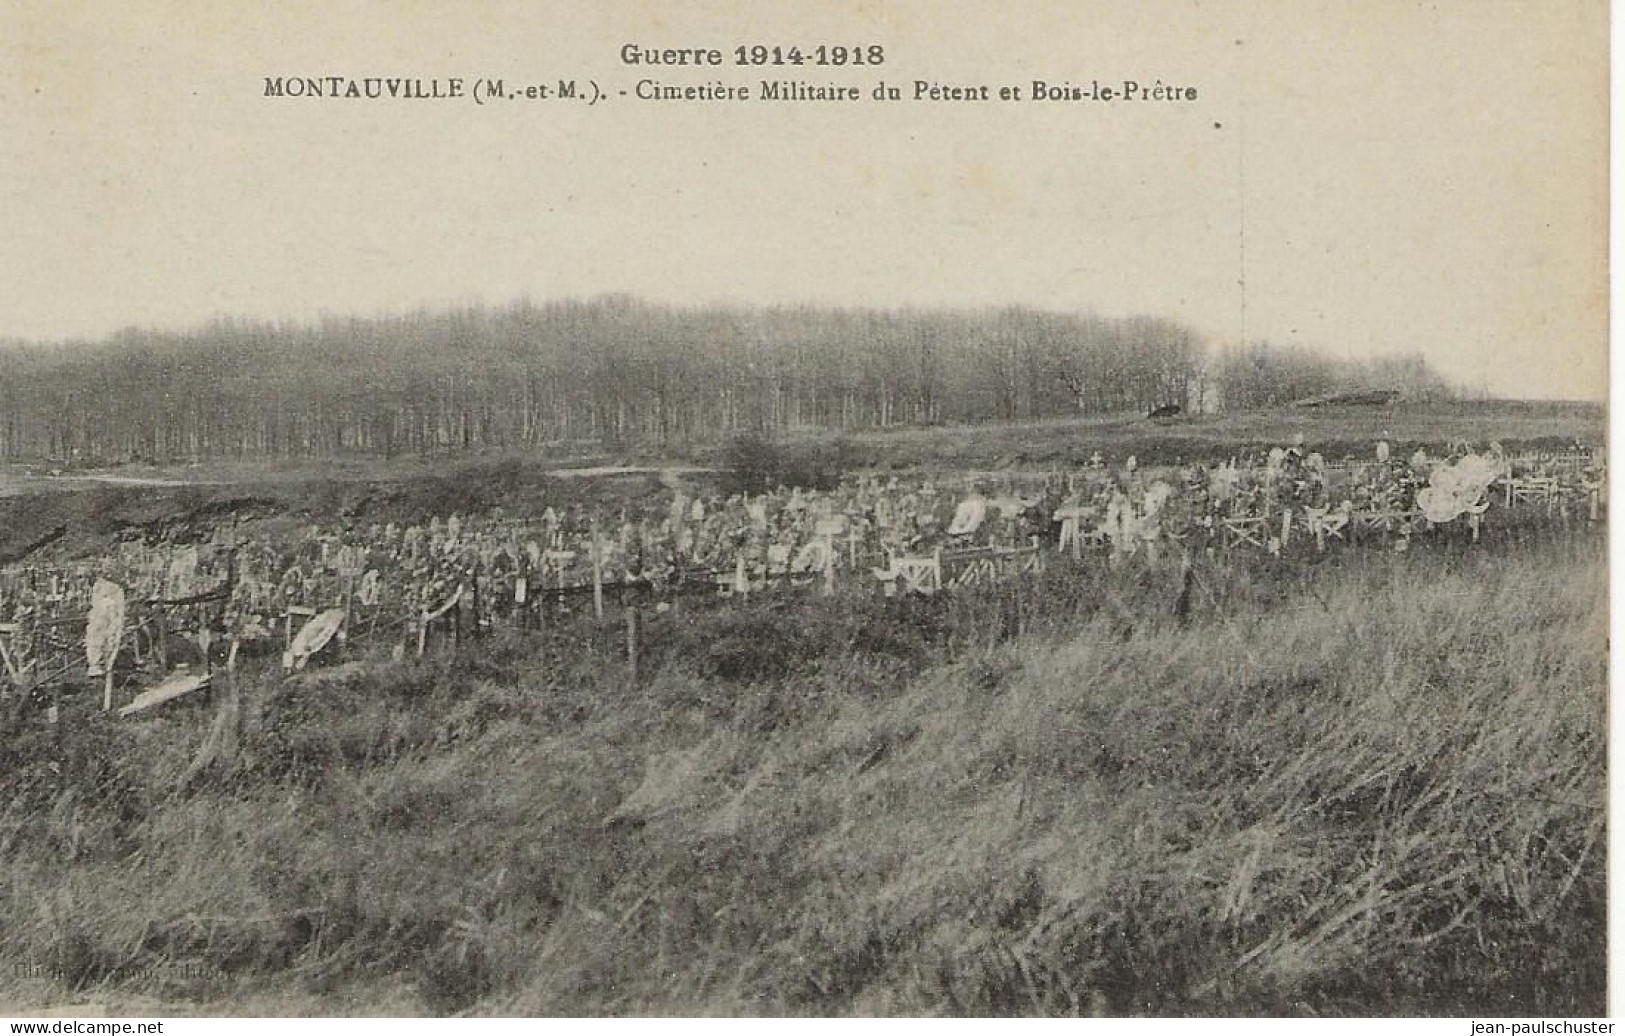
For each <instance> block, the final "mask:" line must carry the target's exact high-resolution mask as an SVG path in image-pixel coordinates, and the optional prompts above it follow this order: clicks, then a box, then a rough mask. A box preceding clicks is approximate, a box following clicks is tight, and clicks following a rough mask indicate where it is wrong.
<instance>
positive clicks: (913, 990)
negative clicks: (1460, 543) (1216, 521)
mask: <svg viewBox="0 0 1625 1036" xmlns="http://www.w3.org/2000/svg"><path fill="white" fill-rule="evenodd" d="M1601 556H1602V555H1601V547H1600V545H1599V544H1598V543H1597V542H1595V541H1594V540H1592V539H1589V538H1587V539H1584V540H1579V541H1575V540H1567V539H1557V540H1552V541H1546V542H1542V543H1537V544H1532V545H1526V548H1525V549H1524V550H1523V551H1521V552H1519V553H1517V554H1514V555H1506V554H1500V555H1497V554H1496V553H1494V552H1491V551H1487V550H1479V551H1471V552H1461V553H1457V552H1448V551H1446V552H1440V553H1430V554H1417V555H1412V556H1407V557H1395V556H1391V555H1384V554H1374V555H1369V556H1366V557H1363V558H1357V557H1355V556H1353V555H1349V556H1347V560H1346V561H1345V560H1338V559H1334V560H1331V561H1327V562H1325V563H1323V564H1321V565H1318V566H1315V567H1314V568H1312V569H1311V570H1310V571H1308V572H1307V574H1302V573H1299V574H1294V573H1295V572H1297V571H1298V570H1293V569H1286V568H1282V569H1274V568H1272V567H1271V565H1270V563H1267V562H1258V563H1257V564H1255V565H1253V566H1252V567H1251V568H1249V569H1247V570H1234V571H1226V570H1221V569H1210V570H1208V571H1207V572H1206V575H1205V578H1204V580H1203V583H1202V585H1201V587H1200V592H1199V593H1198V595H1197V607H1196V610H1195V613H1194V615H1193V617H1192V619H1191V621H1190V624H1189V625H1181V624H1180V623H1179V622H1177V621H1176V620H1175V619H1174V618H1173V617H1172V616H1171V615H1169V614H1168V612H1169V608H1168V604H1169V601H1170V599H1171V592H1170V587H1169V585H1168V580H1169V578H1170V577H1169V576H1168V574H1167V573H1147V572H1137V571H1119V572H1114V573H1101V572H1099V571H1098V570H1090V571H1085V572H1081V573H1080V572H1055V573H1052V575H1051V576H1050V577H1049V579H1048V580H1047V581H1046V584H1045V587H1046V595H1047V596H1046V597H1045V601H1046V602H1047V603H1046V604H1045V606H1044V607H1041V608H1032V607H1029V608H1028V610H1027V614H1026V615H1025V616H1024V623H1025V626H1026V632H1025V634H1024V635H1023V636H1021V637H1018V638H1015V639H1006V640H1003V641H1002V642H999V638H996V637H993V636H991V635H989V634H988V633H987V631H988V630H991V629H998V628H1008V627H1009V624H1008V623H1001V622H1000V621H998V620H1000V619H1001V618H1004V619H1008V618H1009V617H1010V614H1011V613H1010V605H1009V602H986V601H984V602H977V603H974V604H972V603H965V602H946V601H940V600H939V601H937V602H934V603H921V604H918V605H916V606H914V608H913V609H912V610H911V611H909V612H906V613H894V614H889V615H887V616H885V621H883V622H882V621H877V619H878V618H879V617H880V611H879V609H881V608H883V607H885V606H884V605H881V604H877V603H868V604H858V603H857V602H851V601H847V602H842V601H833V602H820V601H816V600H814V601H811V602H808V603H807V604H806V605H805V606H804V607H800V608H799V610H797V611H795V612H793V613H786V612H782V611H780V610H778V609H776V608H774V607H772V606H769V605H761V606H758V607H756V608H754V609H752V610H751V611H748V612H746V613H745V614H742V615H741V614H734V615H731V616H730V615H728V614H725V613H717V614H700V615H691V616H689V620H688V621H686V622H684V623H681V624H679V623H676V622H674V621H672V620H671V619H670V618H669V617H662V618H659V619H657V620H655V621H654V622H653V623H652V625H651V630H650V633H651V637H650V645H651V650H650V657H649V660H648V664H647V668H648V669H653V670H654V675H653V676H652V677H651V678H650V680H649V682H648V684H647V685H646V686H644V687H640V688H636V689H633V688H629V687H627V686H625V684H624V681H623V680H621V679H620V668H619V666H618V665H617V664H616V663H615V662H614V660H613V657H612V654H613V650H614V648H613V643H614V638H615V636H616V631H615V630H613V629H608V630H603V631H597V632H594V631H591V630H576V631H560V632H558V633H557V634H556V635H554V636H551V637H546V638H542V639H540V640H533V641H530V642H526V643H520V642H516V641H498V642H496V643H494V644H492V645H490V646H489V648H488V649H486V650H483V651H481V652H479V653H478V654H477V655H475V656H470V657H465V658H463V659H462V660H459V661H457V662H453V663H447V664H430V665H423V666H398V667H388V666H386V667H384V668H383V669H381V670H378V671H375V672H374V673H373V674H371V675H366V676H362V677H358V678H353V679H349V680H339V681H336V682H332V683H328V684H325V685H319V686H295V687H290V688H287V689H280V690H279V689H278V688H277V687H276V686H275V685H274V684H273V683H272V682H271V681H270V680H269V679H266V680H265V681H264V682H250V683H249V685H248V686H247V687H246V689H245V690H246V693H245V699H246V701H245V707H246V713H247V716H246V722H245V728H244V731H243V742H242V743H243V754H242V757H241V760H240V763H241V768H240V769H239V771H238V772H237V773H235V774H233V775H223V774H219V773H213V774H211V775H209V776H207V777H206V778H205V779H204V780H202V781H200V782H194V784H193V785H192V786H191V787H190V788H189V789H187V790H176V789H177V788H178V787H179V785H180V783H181V777H182V775H183V773H184V772H185V770H186V768H187V767H188V765H189V763H190V760H191V755H192V753H193V752H194V751H195V749H196V746H197V745H198V744H199V742H200V741H201V740H202V739H203V737H204V735H205V732H206V730H207V729H208V727H209V725H210V724H211V722H212V721H213V719H212V716H211V715H210V713H208V712H207V711H198V712H191V713H188V712H185V711H177V712H174V713H172V714H169V715H164V716H160V717H156V718H154V719H153V720H150V721H146V722H116V721H102V720H101V719H100V718H99V717H97V716H95V715H94V714H93V713H87V712H86V711H85V709H84V707H83V706H80V707H79V711H77V712H74V711H72V710H70V717H69V718H70V720H71V721H72V722H71V723H70V724H68V725H67V726H68V727H69V729H70V730H71V731H72V732H73V733H72V736H71V737H70V738H68V739H67V740H66V741H64V743H63V745H62V746H61V747H60V748H57V749H54V750H53V749H52V748H51V742H50V732H49V730H48V729H46V728H44V727H43V726H39V725H35V726H32V727H30V728H28V729H27V730H25V731H23V732H21V733H19V734H14V735H12V736H10V737H9V738H8V739H7V740H6V741H5V745H6V751H7V754H8V756H9V758H7V759H4V760H0V763H3V764H4V767H3V769H0V772H3V773H5V774H6V777H5V782H6V784H5V788H4V796H3V798H0V803H4V806H3V809H0V859H3V860H4V861H5V862H4V867H5V873H4V874H3V886H0V921H3V923H0V962H11V963H15V962H33V963H35V964H38V963H40V962H45V963H46V965H47V966H48V967H49V968H51V969H53V970H54V972H55V975H56V978H54V979H50V978H43V977H38V976H35V977H32V978H27V979H18V978H15V973H13V974H14V977H13V979H12V980H11V981H9V982H8V981H7V979H6V977H5V975H4V974H3V973H0V983H5V985H0V989H5V988H7V987H8V986H9V988H10V997H11V998H15V999H17V1000H18V1001H19V1002H36V1003H37V1002H41V1001H42V1000H49V999H50V998H53V997H54V998H57V999H59V1000H60V999H62V998H67V997H72V998H74V999H78V1000H86V999H88V1000H91V1001H93V1002H103V1003H111V1004H119V1003H131V1004H135V1005H137V1006H139V1005H142V1004H150V1003H157V1004H162V1005H163V1006H164V1007H165V1009H166V1010H169V1011H172V1012H178V1011H181V1010H185V1009H187V1008H186V1003H187V1002H188V999H187V998H189V997H196V998H200V1000H199V1007H198V1009H199V1010H204V1011H207V1010H242V1011H245V1012H256V1013H257V1012H263V1013H292V1012H301V1011H309V1012H322V1013H326V1012H351V1011H353V1012H357V1013H380V1012H382V1013H388V1012H395V1011H399V1012H420V1011H429V1012H434V1013H443V1012H455V1011H472V1012H474V1013H504V1014H505V1013H525V1014H535V1013H539V1014H583V1013H646V1012H655V1013H774V1014H778V1013H820V1014H822V1013H844V1012H857V1013H911V1014H912V1013H1006V1012H1013V1013H1069V1012H1074V1011H1082V1012H1089V1011H1109V1012H1113V1013H1120V1012H1146V1013H1172V1012H1203V1013H1207V1012H1213V1013H1238V1012H1239V1013H1248V1012H1254V1013H1259V1012H1262V1013H1278V1012H1290V1013H1295V1012H1331V1013H1360V1014H1364V1013H1372V1012H1376V1013H1383V1012H1396V1013H1413V1012H1424V1011H1455V1012H1462V1011H1467V1012H1470V1013H1518V1014H1533V1013H1540V1012H1543V1011H1552V1012H1556V1013H1563V1014H1578V1013H1586V1014H1595V1013H1600V1012H1601V1011H1602V1010H1603V1005H1602V1002H1601V996H1602V989H1603V968H1604V959H1603V939H1604V921H1603V903H1604V894H1605V889H1604V880H1605V878H1604V875H1605V867H1604V859H1603V856H1604V852H1603V850H1604V845H1605V839H1604V838H1603V827H1602V825H1603V818H1604V814H1603V812H1602V808H1603V803H1604V790H1603V788H1604V768H1605V753H1604V741H1605V679H1606V678H1605V662H1606V655H1605V651H1606V645H1605V640H1604V637H1605V608H1606V583H1605V579H1604V577H1603V572H1602V566H1601ZM792 615H793V616H794V620H795V621H793V622H792V621H789V620H790V619H791V617H792ZM51 761H55V762H57V764H58V769H59V770H60V773H57V772H53V771H52V770H51V768H50V766H49V765H48V764H49V762H51ZM182 965H189V966H190V967H191V968H192V969H193V971H194V973H196V972H197V971H198V970H202V971H205V972H207V973H208V974H209V975H210V978H209V979H208V980H206V981H204V982H202V983H199V982H197V981H195V980H191V979H187V978H184V977H183V973H182V972H180V971H179V970H178V969H179V968H180V967H181V966H182ZM138 966H145V967H146V968H148V969H149V970H148V972H147V973H146V974H134V973H132V972H131V971H130V969H131V968H133V967H138ZM120 968H122V969H124V971H123V972H122V973H121V972H120V971H119V970H118V969H120ZM166 969H167V970H166ZM74 987H77V989H76V990H75V989H74ZM211 1005H212V1006H211Z"/></svg>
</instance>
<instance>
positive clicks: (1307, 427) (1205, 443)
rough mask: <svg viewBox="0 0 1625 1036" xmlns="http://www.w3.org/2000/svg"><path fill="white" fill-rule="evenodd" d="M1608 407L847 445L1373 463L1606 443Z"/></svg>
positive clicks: (979, 432) (1245, 415)
mask: <svg viewBox="0 0 1625 1036" xmlns="http://www.w3.org/2000/svg"><path fill="white" fill-rule="evenodd" d="M1606 434H1607V424H1606V411H1605V408H1604V407H1602V406H1601V405H1599V404H1588V403H1532V402H1508V401H1502V402H1474V403H1398V404H1394V405H1391V406H1372V407H1367V406H1337V407H1315V408H1301V409H1300V408H1293V407H1283V408H1278V409H1273V410H1254V411H1242V412H1238V413H1224V414H1206V415H1202V414H1196V415H1188V416H1184V417H1180V418H1176V419H1173V420H1167V421H1151V420H1148V419H1146V418H1145V417H1143V416H1141V415H1127V416H1122V417H1105V418H1077V419H1072V420H1052V421H1034V422H1030V423H1025V424H1023V423H1011V424H990V425H964V426H957V427H942V428H914V429H902V430H897V431H887V432H873V433H863V434H859V435H855V436H853V437H852V439H851V441H852V444H853V446H854V448H855V451H856V453H857V455H858V457H859V458H860V459H861V460H862V461H863V462H865V463H868V464H870V465H873V466H877V467H892V468H919V467H935V468H948V469H952V468H967V467H973V468H983V469H996V468H1033V467H1038V468H1044V467H1050V466H1065V465H1069V464H1070V465H1076V464H1082V463H1085V462H1087V461H1088V459H1089V457H1090V455H1091V454H1093V453H1094V452H1095V451H1097V450H1098V451H1100V452H1101V453H1102V454H1104V455H1105V456H1106V457H1108V458H1113V459H1121V458H1122V457H1124V456H1126V455H1128V454H1131V453H1132V454H1135V455H1136V456H1137V457H1138V458H1139V460H1140V461H1141V462H1144V463H1175V462H1180V461H1183V462H1187V463H1189V462H1194V461H1202V462H1204V463H1211V462H1213V461H1219V460H1223V459H1225V458H1226V457H1229V456H1233V455H1235V454H1237V453H1245V452H1247V451H1255V452H1263V451H1266V450H1268V449H1269V448H1270V447H1272V446H1280V445H1283V444H1285V443H1289V442H1291V441H1292V439H1293V437H1294V436H1296V435H1302V436H1303V437H1304V441H1305V443H1306V444H1307V446H1308V448H1309V449H1312V450H1318V451H1320V452H1321V453H1322V454H1324V455H1325V456H1326V457H1327V458H1328V459H1332V460H1336V459H1341V458H1343V457H1346V456H1352V457H1359V458H1362V459H1365V458H1369V456H1370V454H1371V447H1372V444H1373V443H1375V442H1376V441H1377V440H1379V439H1387V440H1388V441H1389V442H1390V443H1392V444H1393V445H1394V446H1395V447H1397V448H1400V449H1403V450H1405V451H1406V452H1409V451H1410V450H1413V449H1414V448H1416V447H1417V446H1429V447H1436V446H1438V445H1440V444H1443V443H1449V442H1452V441H1455V440H1460V439H1465V440H1467V441H1468V442H1471V443H1476V444H1480V445H1482V444H1484V443H1488V442H1490V441H1500V442H1501V443H1503V444H1504V445H1505V446H1506V447H1507V448H1508V449H1523V448H1531V449H1534V448H1547V449H1551V448H1560V447H1563V446H1567V445H1571V444H1573V443H1575V442H1580V443H1584V444H1586V445H1590V446H1600V445H1603V444H1604V439H1605V437H1606Z"/></svg>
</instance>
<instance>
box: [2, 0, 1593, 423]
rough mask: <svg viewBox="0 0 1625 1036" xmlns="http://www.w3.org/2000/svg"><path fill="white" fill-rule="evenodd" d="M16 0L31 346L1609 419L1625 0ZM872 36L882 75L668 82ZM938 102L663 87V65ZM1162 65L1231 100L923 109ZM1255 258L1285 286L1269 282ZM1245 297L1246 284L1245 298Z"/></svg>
mask: <svg viewBox="0 0 1625 1036" xmlns="http://www.w3.org/2000/svg"><path fill="white" fill-rule="evenodd" d="M800 7H802V8H808V7H811V8H813V10H810V11H809V10H805V9H803V10H799V11H795V12H794V13H792V8H791V7H790V6H789V5H785V4H746V3H744V2H742V0H735V2H729V3H703V4H702V3H688V4H656V3H652V2H650V3H628V2H621V3H613V2H611V3H585V2H572V3H541V2H517V0H515V2H482V0H476V2H457V3H453V2H450V0H444V2H437V3H428V2H410V0H395V2H389V3H372V4H366V3H354V2H351V3H344V2H323V3H312V2H301V0H296V2H283V3H278V4H275V5H271V4H260V3H254V4H248V3H220V2H203V0H188V2H180V0H172V2H159V0H136V2H122V3H89V2H83V0H56V2H34V0H22V2H19V0H7V3H6V4H5V5H4V6H3V7H0V192H3V193H0V217H3V219H0V227H3V228H4V234H5V247H4V249H3V250H0V337H4V336H19V337H24V338H35V339H56V338H62V337H77V336H87V337H100V336H103V335H106V334H108V333H110V332H112V331H114V330H116V329H118V328H120V327H124V326H129V325H139V326H143V327H158V328H169V329H186V328H190V327H194V326H196V325H198V324H200V323H202V322H204V321H206V320H208V319H210V318H211V317H214V316H217V315H236V316H248V317H257V318H272V319H280V318H295V319H307V318H312V317H315V316H317V315H319V314H322V313H337V314H349V313H358V314H362V315H370V314H375V313H379V312H385V311H396V310H405V309H412V308H416V307H419V306H422V305H430V306H433V305H439V304H445V303H462V302H474V301H479V302H485V303H489V304H493V305H501V304H504V303H507V302H510V301H513V300H515V299H517V298H519V297H521V296H528V297H530V298H532V299H534V300H538V301H540V300H544V299H547V298H552V297H560V296H578V297H579V296H589V295H594V294H599V293H603V292H631V293H634V294H638V295H642V296H646V297H649V298H652V299H656V300H664V301H671V302H677V303H705V302H716V301H730V302H743V303H793V302H821V303H833V304H862V305H879V306H902V305H909V306H935V305H947V306H982V305H1003V304H1008V303H1024V304H1029V305H1036V306H1040V307H1044V308H1050V309H1060V310H1093V311H1096V312H1099V313H1102V314H1106V315H1130V314H1135V313H1153V314H1158V315H1165V316H1169V317H1173V318H1175V319H1179V320H1182V321H1184V322H1186V323H1188V324H1190V325H1192V326H1193V327H1195V328H1196V329H1197V330H1198V331H1199V332H1201V333H1202V334H1203V335H1205V336H1206V337H1207V338H1208V339H1209V340H1210V341H1212V342H1214V343H1215V344H1219V343H1224V342H1230V341H1234V340H1236V339H1237V338H1239V337H1240V336H1241V334H1242V330H1243V316H1242V314H1243V298H1244V297H1245V322H1246V328H1245V329H1246V334H1247V335H1248V336H1249V337H1251V338H1255V339H1256V338H1269V339H1272V340H1275V341H1280V342H1297V343H1304V344H1309V345H1315V346H1318V347H1321V348H1323V349H1326V350H1328V351H1330V352H1332V353H1334V354H1338V355H1343V356H1363V355H1370V354H1377V353H1384V352H1393V351H1408V350H1420V351H1422V352H1424V353H1425V354H1426V355H1427V356H1428V357H1429V358H1430V359H1432V360H1433V361H1434V363H1435V364H1436V365H1437V366H1438V367H1439V368H1440V369H1441V370H1442V371H1443V372H1444V373H1445V374H1447V375H1448V376H1450V377H1452V378H1454V379H1456V380H1458V381H1460V382H1462V383H1464V384H1465V385H1467V386H1468V387H1473V388H1477V387H1484V388H1488V389H1489V390H1490V391H1492V392H1496V393H1500V394H1506V395H1515V396H1535V397H1556V398H1603V397H1604V396H1605V395H1606V391H1607V390H1606V387H1605V386H1606V368H1607V297H1608V296H1607V290H1608V280H1607V269H1606V254H1607V251H1606V250H1607V237H1606V234H1607V190H1608V186H1607V185H1608V180H1607V139H1608V138H1607V130H1608V127H1607V96H1608V69H1607V43H1608V26H1607V18H1608V9H1607V5H1606V3H1605V2H1603V0H1581V2H1576V0H1517V2H1495V0H1448V2H1441V3H1410V2H1399V0H1339V2H1302V0H1291V2H1289V0H1271V2H1260V0H1253V2H1242V0H1229V2H1202V3H1197V2H1184V3H1166V2H1165V3H1127V2H1123V0H1114V2H1112V3H1091V2H1081V3H1079V2H1071V3H1040V2H1027V3H1009V4H997V5H994V4H989V5H986V6H985V13H974V14H973V13H971V8H970V6H969V5H966V4H946V3H920V2H908V3H861V2H855V0H833V2H832V0H825V2H823V3H820V4H817V5H800ZM758 42H759V43H763V44H768V45H772V44H774V43H780V44H783V45H785V46H788V45H791V44H799V45H801V46H802V48H803V49H804V50H809V51H810V49H811V47H813V46H816V45H817V44H819V43H831V44H848V45H851V44H860V43H861V44H868V43H878V44H880V45H882V46H884V47H885V50H886V61H885V63H884V64H883V65H881V66H879V67H866V68H862V69H857V68H850V67H849V68H841V69H832V68H826V69H820V68H817V67H813V66H812V65H804V66H802V67H801V68H783V69H777V70H775V69H753V68H739V67H737V66H735V65H734V64H733V63H732V55H731V53H729V54H728V55H727V62H728V63H727V64H725V65H724V66H723V67H721V68H716V69H709V68H707V69H693V68H655V69H639V68H629V67H627V66H625V65H623V64H622V63H621V61H620V57H619V50H620V46H621V44H623V43H636V44H639V45H641V46H644V47H694V46H716V47H718V48H721V49H723V50H724V51H729V52H731V50H732V47H733V46H735V45H738V44H750V43H758ZM326 75H339V76H354V77H364V76H406V77H418V78H423V79H430V78H434V77H439V78H441V79H442V80H445V79H447V78H449V77H453V76H460V77H463V78H465V80H467V81H468V82H469V83H472V81H473V80H474V79H475V78H479V77H500V78H502V79H503V80H504V82H505V83H506V85H507V86H509V87H510V88H511V87H514V86H519V85H524V84H529V83H555V82H556V81H557V80H558V79H560V78H573V79H575V80H577V81H578V82H579V83H581V84H582V85H583V88H585V85H586V82H587V80H595V81H597V82H598V83H599V84H600V86H601V87H602V88H603V89H604V90H606V91H608V92H609V93H610V94H611V96H610V97H609V98H608V99H607V100H605V101H603V102H602V103H600V104H598V105H596V106H590V107H589V106H588V105H587V104H585V103H583V102H565V101H526V100H517V101H512V102H499V103H493V104H488V105H484V106H480V105H476V104H474V103H473V102H472V101H469V100H466V99H465V100H457V101H443V102H441V101H407V102H403V101H393V102H391V101H342V100H328V99H322V100H308V99H291V98H281V99H267V98H265V97H264V96H263V94H264V80H265V77H267V76H326ZM645 76H647V77H649V78H654V79H658V80H660V81H661V82H663V83H668V84H674V85H686V84H699V83H709V82H716V81H721V82H724V83H727V84H731V85H740V84H743V85H749V86H751V87H752V88H753V89H755V88H756V87H757V86H758V84H759V83H760V81H761V80H762V79H764V78H768V79H774V78H796V79H800V80H804V81H806V82H809V83H818V84H827V83H840V84H849V85H855V86H858V87H860V88H862V89H863V91H864V94H865V96H866V97H867V95H868V94H869V93H870V92H871V91H872V90H873V88H874V86H875V84H876V83H877V82H879V81H881V80H884V81H886V82H888V83H893V84H896V85H899V86H901V87H902V88H903V91H904V95H905V100H903V101H900V102H896V103H880V102H873V101H869V100H865V101H863V102H860V103H857V104H830V103H807V104H800V105H797V104H790V103H783V102H757V101H751V102H747V103H744V104H728V103H704V102H689V103H679V102H654V101H639V100H637V99H635V98H633V97H630V96H628V97H621V96H619V95H618V91H619V90H627V91H632V90H633V89H634V87H635V84H636V83H637V81H638V80H639V79H640V78H643V77H645ZM1035 78H1041V79H1045V80H1048V81H1051V82H1058V81H1070V82H1075V83H1083V84H1088V83H1089V82H1090V81H1091V80H1095V79H1098V80H1100V81H1101V82H1102V83H1111V84H1120V83H1121V82H1122V81H1123V80H1125V79H1135V80H1139V81H1142V82H1146V83H1154V82H1155V81H1156V80H1158V79H1160V80H1161V81H1162V82H1164V83H1166V84H1173V85H1180V86H1194V87H1196V88H1197V90H1198V100H1197V101H1196V102H1192V103H1183V104H1168V103H1157V102H1144V103H1113V104H1103V103H1101V102H1033V101H1027V100H1023V101H1020V102H1011V103H1000V102H997V101H994V102H989V103H985V104H972V103H965V102H960V103H940V104H925V103H916V102H913V101H910V100H907V99H906V98H907V97H908V96H909V95H910V94H911V93H912V85H911V84H912V82H913V81H914V80H915V79H925V80H932V81H938V82H942V83H946V84H951V85H972V84H988V85H990V86H991V87H993V89H994V92H995V93H996V91H997V88H998V86H999V85H1003V84H1011V85H1020V86H1021V87H1022V89H1023V94H1024V95H1025V94H1026V93H1027V92H1028V91H1029V90H1030V83H1031V81H1032V80H1033V79H1035ZM1243 242H1244V243H1245V263H1243V260H1242V253H1243ZM1243 278H1244V279H1245V290H1243V287H1242V281H1243Z"/></svg>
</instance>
